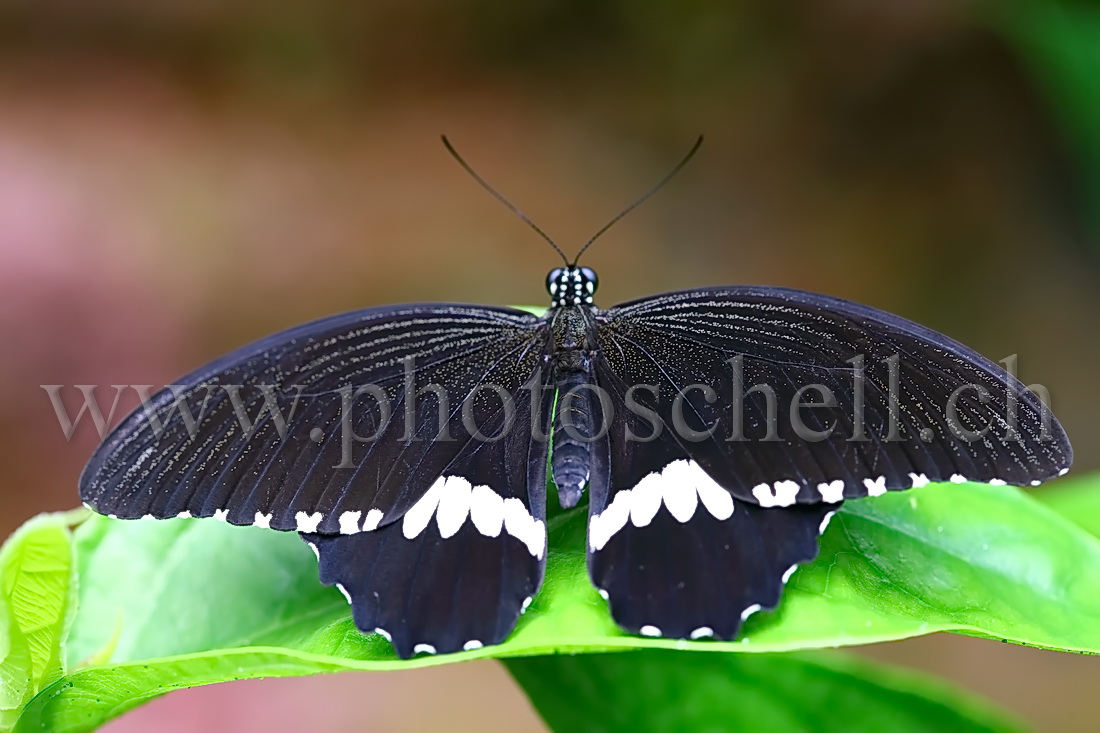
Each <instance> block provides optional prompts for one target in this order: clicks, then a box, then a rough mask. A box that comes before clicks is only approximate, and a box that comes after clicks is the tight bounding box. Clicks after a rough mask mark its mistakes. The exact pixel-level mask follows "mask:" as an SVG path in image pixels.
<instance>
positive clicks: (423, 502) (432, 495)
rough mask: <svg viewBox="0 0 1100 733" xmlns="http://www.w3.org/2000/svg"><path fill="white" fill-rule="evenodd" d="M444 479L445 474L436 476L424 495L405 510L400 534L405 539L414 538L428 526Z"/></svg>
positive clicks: (437, 503) (436, 505)
mask: <svg viewBox="0 0 1100 733" xmlns="http://www.w3.org/2000/svg"><path fill="white" fill-rule="evenodd" d="M446 481H447V479H446V477H445V476H440V477H439V478H437V479H436V480H435V483H433V484H432V485H431V486H430V487H429V488H428V490H427V491H425V492H424V496H422V497H420V500H419V501H417V502H416V503H415V504H413V505H412V507H411V508H410V509H409V511H407V512H405V516H404V518H403V519H402V520H401V534H403V535H405V539H407V540H411V539H415V538H416V537H417V536H419V535H420V533H421V532H423V531H424V528H425V527H427V526H428V522H430V521H432V515H433V514H435V510H436V507H438V506H439V497H440V494H441V493H442V491H443V485H444V484H445V483H446Z"/></svg>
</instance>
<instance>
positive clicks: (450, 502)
mask: <svg viewBox="0 0 1100 733" xmlns="http://www.w3.org/2000/svg"><path fill="white" fill-rule="evenodd" d="M473 488H474V487H473V486H471V485H470V482H469V481H467V480H466V479H464V478H462V477H461V476H448V477H447V480H446V481H445V482H444V484H443V488H442V490H441V493H440V495H439V506H438V508H436V510H435V523H436V525H437V526H438V527H439V536H440V537H442V538H443V539H447V538H448V537H453V536H454V535H455V534H456V533H457V532H458V530H459V529H461V528H462V525H463V524H464V523H465V522H466V517H468V516H469V515H470V494H471V492H472V491H473Z"/></svg>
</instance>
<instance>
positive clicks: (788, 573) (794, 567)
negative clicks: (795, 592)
mask: <svg viewBox="0 0 1100 733" xmlns="http://www.w3.org/2000/svg"><path fill="white" fill-rule="evenodd" d="M795 570H798V563H795V564H794V565H791V566H790V567H789V568H787V569H786V570H784V571H783V581H782V582H783V585H786V584H787V581H788V580H790V579H791V576H792V575H794V571H795Z"/></svg>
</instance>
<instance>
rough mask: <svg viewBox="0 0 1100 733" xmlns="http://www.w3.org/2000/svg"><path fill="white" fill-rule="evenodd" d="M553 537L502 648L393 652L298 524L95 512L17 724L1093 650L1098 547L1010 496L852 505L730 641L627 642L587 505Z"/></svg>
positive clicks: (76, 723) (894, 497)
mask: <svg viewBox="0 0 1100 733" xmlns="http://www.w3.org/2000/svg"><path fill="white" fill-rule="evenodd" d="M550 528H551V532H550V534H551V539H550V542H551V547H552V548H553V550H552V551H551V553H550V557H549V565H548V568H547V577H546V582H545V584H544V587H543V590H542V592H541V593H540V594H539V596H538V597H537V598H536V600H535V602H534V604H533V605H532V606H531V608H530V609H529V610H528V612H527V613H526V614H525V615H524V616H523V617H522V618H521V619H520V624H519V626H518V627H517V630H516V632H515V633H514V634H513V635H512V637H511V638H510V639H509V640H508V641H507V642H505V643H504V644H502V645H499V646H495V647H487V648H484V649H480V650H476V651H472V652H463V653H461V654H455V655H450V656H446V657H434V656H426V657H419V658H416V659H412V660H408V661H402V660H398V659H396V657H395V656H394V654H393V650H392V648H391V647H390V645H389V644H388V643H386V642H385V641H383V640H382V639H380V638H379V637H377V636H374V635H371V636H364V635H362V634H359V633H358V632H357V631H356V630H355V628H354V626H353V624H352V622H351V618H350V614H349V612H348V608H347V604H346V602H345V601H344V600H343V597H342V596H341V595H340V594H339V592H338V591H336V590H335V589H333V588H326V587H323V586H321V585H320V584H319V583H318V582H317V578H316V561H315V559H314V557H313V555H312V553H311V552H310V551H309V549H308V547H307V546H306V545H305V544H304V543H302V542H301V541H300V540H299V539H298V538H297V537H296V536H294V535H293V534H289V533H279V532H272V531H269V530H263V529H257V528H239V527H231V526H228V525H225V524H223V523H220V522H215V521H211V520H169V521H163V522H153V521H148V522H141V521H133V522H123V521H115V520H109V519H107V518H105V517H98V516H97V517H93V518H91V519H90V520H89V521H88V522H86V523H84V524H83V525H81V526H80V527H79V528H78V529H77V530H76V533H75V548H76V554H77V573H78V575H79V578H80V594H79V598H80V607H79V608H80V610H79V612H78V613H77V616H76V618H75V620H74V623H73V625H72V629H71V632H70V634H69V638H68V662H69V672H68V674H66V675H65V677H64V678H63V679H60V680H58V681H57V682H55V683H54V684H53V685H51V686H49V687H48V688H47V689H45V690H44V691H43V692H42V693H40V694H39V695H38V696H37V697H35V699H34V700H32V701H31V703H30V704H29V705H28V706H27V708H26V710H25V712H24V714H23V717H22V719H21V720H20V725H21V729H26V730H41V729H42V726H45V728H46V729H48V730H52V731H81V730H90V729H92V728H94V727H95V726H96V725H98V724H100V723H102V722H103V721H105V720H108V719H109V718H111V717H113V716H115V715H118V714H119V713H120V712H122V711H124V710H126V709H128V708H129V707H132V706H133V705H135V704H137V703H138V702H140V701H143V700H146V699H149V698H150V697H153V696H156V695H159V694H162V693H164V692H167V691H170V690H172V689H177V688H180V687H187V686H191V685H198V684H207V683H210V682H216V681H220V680H228V679H240V678H246V677H260V676H282V675H298V674H310V673H316V672H330V671H336V670H340V669H376V670H378V669H396V668H409V667H416V666H425V665H435V664H444V663H448V662H452V661H459V660H463V659H475V658H485V657H508V656H529V655H538V654H547V653H553V652H600V651H611V650H622V649H637V648H665V649H672V648H677V649H688V650H697V651H730V650H738V651H790V650H799V649H810V648H821V647H832V646H839V645H845V644H862V643H870V642H878V641H885V640H890V639H900V638H905V637H909V636H915V635H918V634H924V633H931V632H933V631H939V630H955V631H962V632H964V633H969V634H975V635H981V636H991V637H995V638H999V639H1006V640H1010V641H1015V642H1019V643H1025V644H1032V645H1035V646H1041V647H1048V648H1053V649H1064V650H1076V651H1092V652H1097V651H1100V625H1098V624H1096V623H1095V619H1096V618H1100V541H1098V540H1096V539H1095V538H1093V537H1092V536H1090V535H1088V534H1087V533H1086V532H1084V531H1083V530H1081V529H1080V528H1078V527H1076V526H1074V525H1073V524H1072V523H1070V522H1068V521H1067V520H1065V519H1063V518H1062V517H1060V516H1058V515H1057V514H1056V513H1055V512H1053V511H1051V510H1050V509H1048V508H1047V507H1045V506H1043V505H1042V504H1040V503H1039V502H1037V501H1035V500H1034V499H1031V498H1030V497H1028V496H1027V495H1026V494H1025V493H1024V492H1021V491H1018V490H1015V489H1011V488H1008V487H990V486H983V485H973V484H970V485H954V484H947V485H932V486H928V487H926V488H923V489H919V490H917V491H910V492H899V493H892V494H888V495H886V496H882V497H878V498H876V499H869V500H863V501H852V502H848V504H846V505H845V507H844V509H843V510H842V511H841V513H840V514H839V515H838V516H837V517H836V518H835V519H834V521H833V523H832V524H831V525H830V527H829V531H828V532H827V533H826V535H825V536H824V537H823V539H822V543H821V546H822V552H821V556H820V557H819V558H818V560H817V561H816V562H814V563H813V564H811V565H808V566H806V567H804V568H802V569H800V570H799V571H798V572H797V573H795V575H794V576H793V577H792V579H791V581H790V583H789V584H788V588H787V592H786V593H785V596H784V600H783V603H782V605H781V606H780V608H779V609H778V611H776V612H774V613H762V614H757V615H756V616H754V617H753V618H751V619H750V621H749V623H748V624H747V626H746V630H745V635H744V636H743V638H742V639H740V640H738V641H735V642H707V641H696V642H687V641H677V640H669V639H651V638H641V637H634V636H628V635H625V634H623V633H622V632H621V631H619V629H618V628H617V627H616V626H615V624H614V623H613V622H612V621H611V618H610V616H609V615H608V613H607V606H606V603H605V602H604V601H603V600H602V599H601V598H600V596H599V595H598V594H597V593H596V591H595V590H594V589H593V588H592V586H591V584H590V583H589V581H588V576H587V572H586V570H585V552H584V547H585V543H584V531H585V516H584V513H583V510H582V511H577V510H573V511H570V512H566V513H563V514H561V515H559V516H558V517H556V518H554V519H553V520H552V521H551V525H550ZM86 660H91V662H90V663H84V664H82V662H86Z"/></svg>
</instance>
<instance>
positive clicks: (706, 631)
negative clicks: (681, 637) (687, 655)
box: [691, 626, 714, 639]
mask: <svg viewBox="0 0 1100 733" xmlns="http://www.w3.org/2000/svg"><path fill="white" fill-rule="evenodd" d="M704 636H714V629H712V628H711V627H709V626H700V627H699V628H697V629H695V631H692V632H691V638H692V639H702V638H703V637H704Z"/></svg>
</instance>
